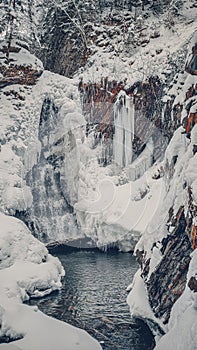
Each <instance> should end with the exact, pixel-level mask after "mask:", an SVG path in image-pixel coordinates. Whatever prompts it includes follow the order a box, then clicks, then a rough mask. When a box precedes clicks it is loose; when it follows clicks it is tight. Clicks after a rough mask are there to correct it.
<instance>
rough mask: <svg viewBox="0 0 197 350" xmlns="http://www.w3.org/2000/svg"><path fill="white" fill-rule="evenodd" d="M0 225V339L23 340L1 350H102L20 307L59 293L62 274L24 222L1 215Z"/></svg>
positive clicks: (62, 325)
mask: <svg viewBox="0 0 197 350" xmlns="http://www.w3.org/2000/svg"><path fill="white" fill-rule="evenodd" d="M0 221H1V228H0V252H1V256H0V261H1V265H0V296H1V298H0V323H1V330H0V335H1V336H9V337H10V338H13V339H14V338H15V339H16V338H20V337H22V339H20V340H16V341H13V342H12V344H9V345H5V344H1V345H0V349H10V350H11V349H18V348H19V349H21V350H23V349H24V350H27V349H28V350H31V349H32V350H35V349H36V350H45V349H46V350H50V349H51V350H52V349H54V348H55V347H57V348H58V350H61V349H62V350H63V349H64V350H65V349H68V350H77V349H79V348H80V349H81V350H92V349H95V350H96V349H101V347H100V345H99V344H98V343H97V342H96V341H95V340H94V339H93V338H91V337H90V336H89V335H88V334H87V333H86V332H84V331H83V330H79V329H77V328H75V327H72V326H70V325H68V324H66V323H64V322H61V321H58V320H55V319H53V318H50V317H48V316H46V315H44V314H43V313H42V312H40V311H39V310H38V308H37V307H30V306H28V305H24V304H22V302H23V301H25V300H28V299H29V297H41V296H44V295H46V294H49V293H51V291H53V290H58V289H60V288H61V277H62V276H64V270H63V267H62V266H61V263H60V262H59V260H58V259H57V258H55V257H52V256H51V255H50V254H48V251H47V249H46V248H45V246H44V244H42V243H41V242H39V241H38V240H36V239H35V238H34V237H33V236H32V235H31V232H30V231H29V230H28V229H27V227H26V226H25V224H24V223H22V222H21V221H20V220H17V219H15V218H13V217H10V216H6V215H4V214H0ZM65 344H66V345H65ZM15 345H16V347H15Z"/></svg>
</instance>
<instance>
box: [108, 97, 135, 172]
mask: <svg viewBox="0 0 197 350" xmlns="http://www.w3.org/2000/svg"><path fill="white" fill-rule="evenodd" d="M114 128H115V134H114V139H113V154H114V161H115V163H116V164H118V165H119V166H120V167H125V166H127V165H129V164H131V162H132V141H133V138H134V106H133V100H132V99H131V98H130V97H128V96H127V95H126V93H125V92H124V91H120V92H119V94H118V96H117V101H116V103H115V105H114Z"/></svg>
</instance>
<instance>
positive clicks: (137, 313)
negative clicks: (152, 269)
mask: <svg viewBox="0 0 197 350" xmlns="http://www.w3.org/2000/svg"><path fill="white" fill-rule="evenodd" d="M127 291H128V292H129V294H128V297H127V304H128V305H129V307H130V313H131V316H133V317H139V318H143V319H146V321H147V322H148V323H151V325H152V326H153V325H159V327H160V329H161V330H163V331H164V332H165V327H164V326H163V324H162V322H161V321H160V320H159V319H158V318H156V317H155V316H154V314H153V311H152V309H151V307H150V304H149V301H148V295H147V291H146V288H145V284H144V281H143V279H142V277H141V271H140V269H139V270H138V271H137V272H136V274H135V276H134V278H133V282H132V284H131V285H129V286H128V288H127ZM151 328H152V329H153V327H151Z"/></svg>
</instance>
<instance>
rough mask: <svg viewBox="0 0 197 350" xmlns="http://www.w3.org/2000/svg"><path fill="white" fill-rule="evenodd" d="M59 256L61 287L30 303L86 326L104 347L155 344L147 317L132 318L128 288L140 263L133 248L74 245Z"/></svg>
mask: <svg viewBox="0 0 197 350" xmlns="http://www.w3.org/2000/svg"><path fill="white" fill-rule="evenodd" d="M57 256H58V258H59V259H60V260H61V262H62V264H63V266H64V268H65V271H66V277H65V279H64V281H63V288H62V290H61V291H60V292H57V293H53V294H51V295H49V296H47V297H45V298H43V299H39V300H32V301H31V302H30V303H31V304H37V305H38V307H39V308H40V309H41V310H42V311H43V312H45V313H46V314H48V315H50V316H53V317H55V318H58V319H60V320H63V321H66V322H69V323H71V324H73V325H75V326H78V327H81V328H84V329H85V330H87V331H88V332H89V333H90V334H91V335H92V336H94V337H95V338H97V339H98V340H99V341H100V342H101V344H102V347H103V350H116V349H120V350H149V349H153V345H154V339H153V336H152V334H151V332H150V331H149V329H148V327H147V326H146V325H145V324H144V322H143V321H141V320H134V319H131V317H130V314H129V307H128V305H127V304H126V297H127V293H126V291H125V289H126V287H127V285H128V284H129V283H130V282H131V281H132V277H133V275H134V273H135V272H136V270H137V268H138V265H137V263H136V261H135V258H134V257H133V256H132V254H129V253H127V254H126V253H117V252H108V253H102V252H100V251H75V252H69V253H65V254H57ZM92 350H94V349H92Z"/></svg>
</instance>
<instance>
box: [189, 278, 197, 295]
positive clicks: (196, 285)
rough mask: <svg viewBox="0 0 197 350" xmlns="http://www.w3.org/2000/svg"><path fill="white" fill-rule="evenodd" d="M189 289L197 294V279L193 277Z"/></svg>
mask: <svg viewBox="0 0 197 350" xmlns="http://www.w3.org/2000/svg"><path fill="white" fill-rule="evenodd" d="M188 287H189V288H190V289H191V290H192V291H193V292H195V293H196V292H197V279H196V278H195V277H193V276H192V277H191V278H190V280H189V282H188Z"/></svg>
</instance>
